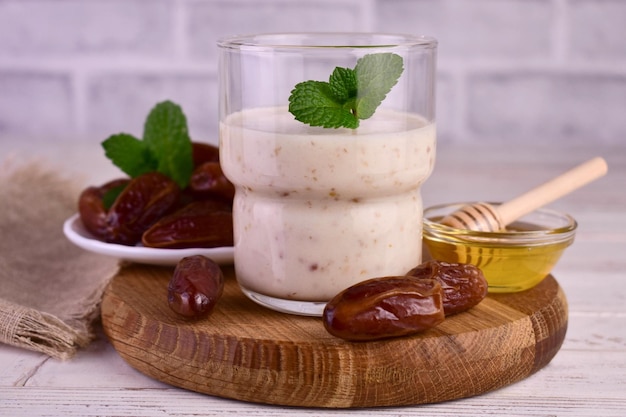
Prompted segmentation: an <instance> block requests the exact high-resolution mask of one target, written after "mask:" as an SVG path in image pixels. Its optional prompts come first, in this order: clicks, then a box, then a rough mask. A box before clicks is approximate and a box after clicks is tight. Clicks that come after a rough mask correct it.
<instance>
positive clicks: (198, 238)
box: [141, 200, 233, 249]
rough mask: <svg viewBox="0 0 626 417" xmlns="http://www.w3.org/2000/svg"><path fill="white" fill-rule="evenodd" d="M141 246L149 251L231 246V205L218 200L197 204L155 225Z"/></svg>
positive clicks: (192, 204) (190, 205)
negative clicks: (152, 249)
mask: <svg viewBox="0 0 626 417" xmlns="http://www.w3.org/2000/svg"><path fill="white" fill-rule="evenodd" d="M141 242H142V243H143V245H144V246H147V247H152V248H162V249H163V248H167V249H181V248H192V247H193V248H215V247H220V246H232V245H233V215H232V212H231V211H230V205H229V204H227V203H226V202H222V201H219V200H206V201H196V202H193V203H190V204H188V205H187V206H185V207H183V208H182V209H180V210H178V211H176V212H174V213H172V214H170V215H167V216H165V217H163V218H162V219H160V220H159V221H157V222H156V223H155V224H154V225H153V226H152V227H150V228H149V229H148V230H146V231H145V232H144V233H143V236H142V239H141Z"/></svg>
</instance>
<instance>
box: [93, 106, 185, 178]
mask: <svg viewBox="0 0 626 417" xmlns="http://www.w3.org/2000/svg"><path fill="white" fill-rule="evenodd" d="M102 147H103V148H104V151H105V155H106V156H107V158H109V159H110V160H111V161H112V162H113V164H114V165H116V166H117V167H118V168H120V169H121V170H122V171H123V172H124V173H126V174H128V176H130V177H131V178H135V177H137V176H139V175H141V174H145V173H147V172H152V171H158V172H160V173H162V174H164V175H167V176H168V177H170V178H171V179H172V180H174V181H175V182H176V183H177V184H178V185H179V186H180V187H181V188H185V187H186V186H187V184H189V179H190V178H191V172H192V170H193V156H192V145H191V139H190V137H189V132H188V129H187V118H186V117H185V114H184V113H183V111H182V109H181V107H180V106H179V105H177V104H175V103H172V102H171V101H164V102H161V103H158V104H157V105H156V106H155V107H154V108H153V109H152V110H151V111H150V113H149V114H148V117H147V118H146V122H145V124H144V132H143V140H140V139H138V138H136V137H134V136H133V135H130V134H128V133H119V134H115V135H111V136H109V137H108V138H107V139H106V140H105V141H104V142H102Z"/></svg>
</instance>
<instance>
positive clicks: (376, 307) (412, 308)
mask: <svg viewBox="0 0 626 417" xmlns="http://www.w3.org/2000/svg"><path fill="white" fill-rule="evenodd" d="M322 318H323V323H324V327H325V328H326V330H327V331H328V332H329V333H330V334H332V335H334V336H336V337H339V338H342V339H346V340H350V341H365V340H377V339H384V338H389V337H397V336H404V335H409V334H413V333H417V332H421V331H424V330H427V329H430V328H432V327H435V326H437V325H438V324H439V323H441V322H442V321H443V320H444V318H445V316H444V312H443V295H442V291H441V284H439V282H437V281H435V280H433V279H423V280H422V279H419V280H418V279H413V278H410V277H406V276H404V277H396V276H390V277H382V278H373V279H369V280H366V281H363V282H360V283H358V284H355V285H353V286H351V287H349V288H347V289H345V290H344V291H342V292H340V293H339V294H337V295H336V296H335V297H333V299H332V300H330V302H329V303H328V304H327V305H326V308H325V309H324V313H323V315H322Z"/></svg>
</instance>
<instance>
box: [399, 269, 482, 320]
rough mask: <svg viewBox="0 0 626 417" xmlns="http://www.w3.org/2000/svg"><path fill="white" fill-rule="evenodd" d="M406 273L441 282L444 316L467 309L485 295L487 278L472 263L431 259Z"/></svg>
mask: <svg viewBox="0 0 626 417" xmlns="http://www.w3.org/2000/svg"><path fill="white" fill-rule="evenodd" d="M407 275H409V276H412V277H415V278H418V279H434V280H437V281H438V282H439V283H440V284H441V288H442V290H443V308H444V312H445V314H446V316H450V315H453V314H458V313H461V312H463V311H466V310H469V309H470V308H472V307H474V306H475V305H477V304H478V303H480V302H481V301H482V300H483V299H484V298H485V297H486V296H487V290H488V285H487V280H486V279H485V276H484V275H483V273H482V271H481V270H480V269H479V268H478V267H476V266H474V265H472V264H461V263H448V262H441V261H436V260H431V261H428V262H424V263H422V264H421V265H419V266H417V267H415V268H413V269H412V270H410V271H409V272H408V273H407Z"/></svg>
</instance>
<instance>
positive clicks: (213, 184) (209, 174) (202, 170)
mask: <svg viewBox="0 0 626 417" xmlns="http://www.w3.org/2000/svg"><path fill="white" fill-rule="evenodd" d="M189 190H190V191H191V193H192V195H193V196H194V197H195V198H197V199H202V198H214V197H217V198H222V199H224V200H226V201H232V200H233V197H234V196H235V186H234V185H233V184H232V183H231V182H230V181H229V180H228V179H227V178H226V177H225V176H224V172H222V167H221V166H220V164H219V162H205V163H203V164H201V165H199V166H198V167H196V168H195V169H194V170H193V172H192V173H191V179H190V180H189Z"/></svg>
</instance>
